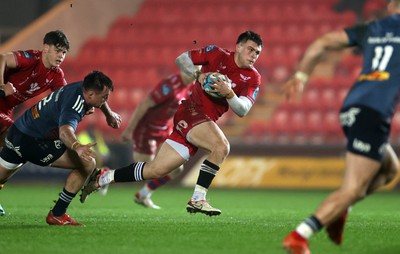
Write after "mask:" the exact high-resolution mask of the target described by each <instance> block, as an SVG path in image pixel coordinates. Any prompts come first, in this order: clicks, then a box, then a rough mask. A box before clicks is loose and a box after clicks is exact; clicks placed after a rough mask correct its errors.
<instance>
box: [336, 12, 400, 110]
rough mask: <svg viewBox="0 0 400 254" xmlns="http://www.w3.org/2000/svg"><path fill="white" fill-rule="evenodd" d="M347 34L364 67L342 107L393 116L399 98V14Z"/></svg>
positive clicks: (353, 28) (355, 27)
mask: <svg viewBox="0 0 400 254" xmlns="http://www.w3.org/2000/svg"><path fill="white" fill-rule="evenodd" d="M345 31H346V33H347V35H348V37H349V41H350V45H353V46H359V47H360V48H361V49H362V54H363V67H362V71H361V73H360V75H359V77H358V79H357V81H356V82H355V84H354V85H353V87H352V88H351V89H350V91H349V94H348V95H347V97H346V98H345V100H344V102H343V105H342V108H348V107H350V106H366V107H369V108H371V109H374V110H376V111H378V112H380V113H382V114H383V115H384V116H385V117H392V116H393V114H394V111H395V109H396V105H397V103H398V101H399V95H400V94H399V93H400V14H395V15H391V16H389V17H386V18H384V19H381V20H377V21H374V22H371V23H369V24H366V25H358V26H354V27H351V28H347V29H345Z"/></svg>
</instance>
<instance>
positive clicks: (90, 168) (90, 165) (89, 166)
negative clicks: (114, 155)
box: [84, 158, 96, 174]
mask: <svg viewBox="0 0 400 254" xmlns="http://www.w3.org/2000/svg"><path fill="white" fill-rule="evenodd" d="M95 167H96V160H95V159H94V158H92V159H91V160H90V161H85V163H84V170H85V172H86V173H87V174H90V173H91V172H92V171H93V169H94V168H95Z"/></svg>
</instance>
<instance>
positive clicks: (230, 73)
mask: <svg viewBox="0 0 400 254" xmlns="http://www.w3.org/2000/svg"><path fill="white" fill-rule="evenodd" d="M262 46H263V43H262V40H261V37H260V36H259V35H258V34H257V33H255V32H253V31H245V32H243V33H241V34H240V35H239V36H238V38H237V40H236V47H235V51H229V50H227V49H223V48H220V47H217V46H214V45H210V46H207V47H204V48H200V49H193V50H189V51H187V52H184V53H183V54H181V55H180V56H179V57H178V58H177V59H176V63H177V65H178V67H179V68H180V70H181V71H183V72H185V73H186V74H187V75H189V76H191V77H192V78H194V79H196V80H197V82H196V83H195V85H194V86H193V87H192V91H191V92H192V93H191V94H190V96H189V98H188V99H187V100H184V101H182V103H181V104H180V105H179V107H178V110H177V111H176V113H175V115H174V129H173V132H172V134H171V135H170V136H169V137H168V139H167V140H166V141H165V142H164V143H163V144H162V146H161V148H160V150H159V151H158V153H157V154H156V157H155V158H154V160H152V161H151V162H147V163H146V162H137V163H133V164H131V165H129V166H126V167H123V168H119V169H116V170H108V171H105V170H102V171H97V172H96V171H94V172H93V173H92V174H91V177H89V179H88V182H87V183H86V184H85V187H84V189H83V191H82V198H83V200H84V199H85V198H86V196H87V195H89V194H90V193H91V192H93V191H96V190H98V189H99V188H100V187H102V186H105V185H108V184H110V183H114V182H115V183H116V182H132V181H136V182H137V181H143V180H146V179H156V178H160V177H164V176H166V175H167V174H169V173H170V172H172V171H173V170H174V169H176V168H177V167H179V166H181V165H183V164H184V163H185V162H186V161H187V160H189V158H190V157H191V156H193V155H194V154H195V153H196V152H197V150H198V148H203V149H204V150H205V151H208V152H209V154H208V156H207V158H206V160H205V161H204V162H203V163H202V165H201V168H200V175H199V178H198V180H197V184H196V187H195V190H194V193H193V195H192V198H191V199H190V200H189V202H188V203H187V206H186V210H187V211H188V212H190V213H204V214H206V215H210V216H213V215H219V214H221V210H220V209H218V208H215V207H212V206H211V205H210V204H209V203H208V201H207V199H206V194H207V191H208V188H209V186H210V185H211V182H212V181H213V179H214V177H215V175H216V174H217V173H218V170H219V168H220V166H221V165H222V163H223V162H224V160H225V158H226V157H227V156H228V154H229V150H230V146H229V142H228V140H227V138H226V137H225V135H224V133H223V132H222V130H221V129H220V128H219V126H218V125H217V124H216V121H217V120H218V118H219V117H221V116H222V115H223V114H224V113H225V112H227V111H228V110H229V109H232V111H233V112H234V113H235V114H236V115H237V116H239V117H243V116H245V115H247V113H248V112H249V111H250V109H251V107H252V106H253V103H254V102H255V100H256V98H257V94H258V90H259V87H260V85H261V76H260V74H259V73H258V71H257V70H256V69H255V68H254V66H253V65H254V63H255V62H256V61H257V59H258V57H259V55H260V53H261V50H262ZM197 66H202V68H201V71H199V70H198V68H197ZM213 72H219V73H221V74H223V75H225V77H227V78H226V79H225V81H224V80H223V79H221V78H218V79H216V80H214V82H215V83H214V84H212V85H211V86H212V88H213V89H214V90H213V91H214V92H215V93H219V94H220V95H221V96H223V98H215V97H213V96H211V95H210V94H208V93H206V92H205V90H203V83H204V80H205V78H206V77H207V76H208V74H210V73H213Z"/></svg>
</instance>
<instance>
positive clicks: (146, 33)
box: [0, 0, 400, 164]
mask: <svg viewBox="0 0 400 254" xmlns="http://www.w3.org/2000/svg"><path fill="white" fill-rule="evenodd" d="M13 1H14V0H13ZM49 2H57V1H49ZM58 2H59V4H58V5H56V6H55V7H54V8H52V9H51V10H50V11H48V12H47V13H46V14H45V15H43V16H41V17H40V18H38V19H37V20H35V21H33V22H32V23H31V24H30V25H29V26H28V27H27V28H25V29H24V30H22V31H20V32H19V33H18V34H17V35H16V36H15V38H12V39H10V40H9V41H7V42H6V43H3V44H1V47H0V50H1V51H2V52H4V51H8V50H12V49H28V48H41V40H42V37H43V35H44V34H45V33H46V32H47V31H48V30H51V29H62V30H64V31H65V32H66V34H67V35H68V36H69V37H70V40H71V46H72V49H71V52H70V53H69V54H68V56H67V60H66V61H65V62H64V63H63V64H62V69H63V70H64V72H65V75H66V78H67V80H68V81H69V82H74V81H78V80H81V79H82V78H83V77H84V76H85V75H86V74H87V73H88V72H89V71H90V70H93V69H99V70H102V71H103V72H105V73H106V74H107V75H109V76H110V77H111V78H112V79H113V80H114V83H115V86H116V89H115V92H114V93H113V94H112V96H111V98H110V100H109V104H110V105H111V107H112V108H113V109H114V110H115V111H117V112H119V113H120V114H121V115H122V116H123V117H124V119H125V122H124V125H123V127H125V125H126V124H127V121H128V119H129V115H130V114H131V112H132V110H134V108H135V106H136V105H137V103H138V102H139V101H140V100H141V99H142V98H143V97H144V96H145V95H146V93H147V91H148V90H149V87H152V86H154V85H155V84H156V82H158V80H160V79H161V78H163V77H164V76H166V75H168V74H170V73H172V72H175V71H177V67H176V66H175V58H176V57H177V56H178V55H179V54H181V53H182V52H184V51H186V50H188V49H193V48H198V47H203V46H205V45H209V44H216V45H218V46H221V47H225V48H228V49H234V46H235V41H236V38H237V36H238V35H239V34H240V33H241V32H243V31H245V30H248V29H251V30H254V31H255V32H257V33H259V34H260V35H261V36H262V38H263V40H264V44H265V45H264V50H263V52H262V53H261V56H260V58H259V60H258V62H257V63H256V68H257V69H258V70H259V72H260V73H261V75H262V77H263V80H262V82H263V86H262V87H261V90H260V94H259V97H258V99H257V101H256V103H255V105H254V107H253V109H252V110H251V112H250V113H249V115H248V116H246V117H245V118H238V117H236V116H233V113H232V112H229V113H228V114H227V115H226V116H224V117H223V118H222V119H221V120H220V124H221V126H222V128H223V130H224V132H225V133H226V135H227V137H228V138H229V140H230V142H231V144H232V146H235V145H241V146H245V147H247V146H249V147H250V146H252V147H253V148H254V147H260V146H271V147H274V148H273V149H276V146H277V145H278V146H280V145H283V146H287V145H289V146H290V145H294V146H295V147H297V146H310V145H311V146H312V145H316V146H319V145H321V144H324V145H327V146H328V147H329V146H335V145H337V146H339V147H343V143H344V138H343V135H342V133H341V129H340V126H339V122H338V109H339V106H340V103H341V102H342V100H343V99H344V96H345V94H346V93H347V90H348V89H349V87H350V86H351V84H352V83H353V81H354V79H355V78H356V76H357V74H358V72H359V70H360V69H359V68H360V62H361V58H360V56H359V55H357V54H356V53H355V51H354V50H349V51H347V52H345V53H342V54H339V53H332V54H331V55H330V56H329V57H328V58H327V59H326V60H325V61H324V62H323V63H321V64H320V65H319V66H317V68H316V70H315V71H314V73H313V76H312V77H311V80H310V84H309V85H308V87H307V89H306V91H305V94H304V97H303V99H302V100H301V101H300V102H299V103H295V104H288V103H285V102H283V100H282V98H281V96H280V93H279V91H280V85H281V84H282V82H284V81H285V80H286V79H287V78H288V75H289V74H291V73H292V71H293V69H294V67H295V65H296V64H297V60H298V59H299V57H300V56H301V54H302V52H303V51H304V50H305V48H306V47H307V46H308V44H309V43H310V42H311V41H312V40H313V39H315V38H316V37H317V36H319V35H320V34H322V33H324V32H327V31H330V30H333V29H339V28H343V27H346V26H350V25H353V24H355V23H356V22H357V20H356V16H355V13H353V12H351V11H343V12H340V13H339V12H335V10H334V9H333V5H334V4H335V3H337V2H338V0H325V1H320V0H302V1H297V0H251V1H250V0H218V1H215V0H201V1H197V0H143V1H142V0H131V1H129V0H121V1H97V0H81V1H76V0H75V1H74V0H70V1H58ZM384 5H385V1H380V0H369V1H367V2H366V5H365V10H364V16H365V19H366V20H367V19H369V18H370V19H373V18H374V17H375V16H377V15H380V14H381V11H382V7H383V6H384ZM35 36H36V37H35ZM34 102H35V101H31V102H29V103H27V104H25V105H24V108H26V107H28V106H30V105H32V104H33V103H34ZM24 108H22V109H24ZM22 109H19V111H18V112H21V110H22ZM98 116H99V115H98V113H95V114H94V115H93V116H89V117H87V119H85V120H84V121H83V122H82V124H81V125H80V127H79V128H80V129H84V128H85V127H86V126H88V125H89V124H92V123H93V122H96V123H97V126H98V128H99V129H100V130H101V131H102V132H104V133H105V137H106V139H107V141H108V142H110V143H118V137H119V134H120V131H121V130H112V129H111V128H109V127H108V126H107V124H106V123H105V121H103V120H102V119H101V120H99V118H98ZM232 116H233V117H232ZM399 127H400V116H399V115H398V114H396V116H395V118H394V125H393V128H394V130H393V135H392V137H393V139H396V140H397V139H399V138H400V131H399ZM115 149H118V147H117V146H116V147H115ZM254 149H255V148H254ZM278 150H279V149H278ZM306 150H307V149H306ZM317 150H318V149H317ZM120 151H122V150H120ZM235 151H236V149H233V150H232V152H233V153H235ZM251 151H253V150H251ZM279 151H281V150H279ZM307 151H308V152H310V151H311V153H313V152H314V150H312V149H311V150H307ZM337 152H338V151H337V150H335V152H333V153H334V154H336V153H337ZM121 153H122V154H126V150H124V152H121ZM127 156H129V153H128V154H127ZM122 160H123V159H122ZM118 164H120V163H118Z"/></svg>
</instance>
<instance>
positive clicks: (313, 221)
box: [305, 215, 323, 233]
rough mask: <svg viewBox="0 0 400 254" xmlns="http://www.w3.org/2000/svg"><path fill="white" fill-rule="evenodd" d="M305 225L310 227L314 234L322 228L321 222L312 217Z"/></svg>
mask: <svg viewBox="0 0 400 254" xmlns="http://www.w3.org/2000/svg"><path fill="white" fill-rule="evenodd" d="M305 223H306V224H307V225H309V226H310V228H311V229H312V230H313V231H314V233H316V232H318V231H320V230H321V229H322V227H323V225H322V224H321V222H320V221H319V220H318V219H317V217H315V216H314V215H312V216H310V217H309V218H308V219H307V220H305Z"/></svg>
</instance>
